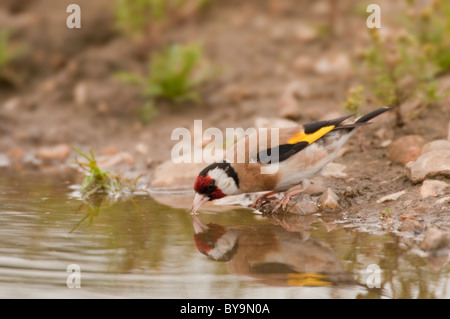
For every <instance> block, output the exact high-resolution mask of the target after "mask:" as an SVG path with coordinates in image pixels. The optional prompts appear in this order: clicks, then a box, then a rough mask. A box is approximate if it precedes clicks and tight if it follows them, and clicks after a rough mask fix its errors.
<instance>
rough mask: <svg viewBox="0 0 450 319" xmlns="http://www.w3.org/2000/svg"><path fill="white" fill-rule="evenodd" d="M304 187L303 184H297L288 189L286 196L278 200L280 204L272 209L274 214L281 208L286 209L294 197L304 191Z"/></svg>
mask: <svg viewBox="0 0 450 319" xmlns="http://www.w3.org/2000/svg"><path fill="white" fill-rule="evenodd" d="M303 190H304V187H303V186H302V185H298V186H295V187H293V188H291V189H290V190H288V191H287V193H286V194H285V195H284V197H283V198H282V199H281V200H280V201H279V202H278V204H277V205H276V206H275V207H274V208H273V209H272V214H275V213H276V212H277V211H278V210H279V209H280V208H283V210H286V207H287V204H288V203H289V201H290V200H291V198H292V197H294V196H296V195H298V194H300V193H302V192H303Z"/></svg>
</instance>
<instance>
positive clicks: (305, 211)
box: [288, 196, 319, 215]
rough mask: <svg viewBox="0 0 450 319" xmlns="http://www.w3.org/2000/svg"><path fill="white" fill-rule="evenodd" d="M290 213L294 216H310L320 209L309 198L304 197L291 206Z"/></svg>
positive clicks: (289, 206)
mask: <svg viewBox="0 0 450 319" xmlns="http://www.w3.org/2000/svg"><path fill="white" fill-rule="evenodd" d="M288 211H289V212H290V213H293V214H299V215H309V214H314V213H316V212H317V211H319V207H318V206H317V204H316V203H315V202H314V201H313V200H311V198H309V196H304V198H303V199H301V200H300V201H298V202H293V204H289V205H288Z"/></svg>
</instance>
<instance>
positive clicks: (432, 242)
mask: <svg viewBox="0 0 450 319" xmlns="http://www.w3.org/2000/svg"><path fill="white" fill-rule="evenodd" d="M449 244H450V234H449V233H446V232H444V231H442V230H440V229H439V228H437V227H433V226H430V227H427V231H426V233H425V237H424V239H423V241H422V243H421V244H420V249H422V250H425V251H431V250H437V249H440V248H444V247H446V246H448V245H449Z"/></svg>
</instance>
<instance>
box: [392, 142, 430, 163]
mask: <svg viewBox="0 0 450 319" xmlns="http://www.w3.org/2000/svg"><path fill="white" fill-rule="evenodd" d="M424 144H425V140H424V139H423V137H422V136H419V135H406V136H402V137H400V138H398V139H396V140H395V141H394V142H392V143H391V144H390V145H389V148H388V154H387V155H388V157H389V159H390V160H391V161H392V162H394V163H397V164H402V165H406V163H408V162H410V161H415V160H417V158H418V157H419V156H420V150H421V149H422V146H423V145H424Z"/></svg>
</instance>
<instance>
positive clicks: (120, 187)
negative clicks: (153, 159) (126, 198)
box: [72, 146, 141, 197]
mask: <svg viewBox="0 0 450 319" xmlns="http://www.w3.org/2000/svg"><path fill="white" fill-rule="evenodd" d="M72 149H73V150H74V151H76V152H77V153H78V154H79V155H81V156H82V157H84V158H85V159H86V160H87V161H88V162H87V163H83V162H79V161H78V160H77V159H76V160H75V163H76V164H78V165H79V166H80V167H81V168H82V169H83V170H84V171H85V172H86V176H85V178H84V180H83V182H82V183H81V194H83V196H85V197H89V196H91V195H93V194H95V193H101V192H107V193H109V194H110V195H118V194H121V193H123V192H124V191H126V190H128V191H131V192H133V191H134V190H135V184H136V182H137V181H138V179H139V178H140V177H141V176H140V175H139V176H138V177H137V178H136V179H135V180H134V181H132V182H129V181H128V180H126V179H124V178H122V177H120V176H119V175H116V174H113V173H111V172H108V171H104V170H102V169H100V167H99V166H98V165H97V160H96V159H95V156H94V153H93V152H92V150H89V155H90V156H89V155H87V154H85V153H83V152H82V151H81V150H79V149H77V148H75V147H73V146H72Z"/></svg>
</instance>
